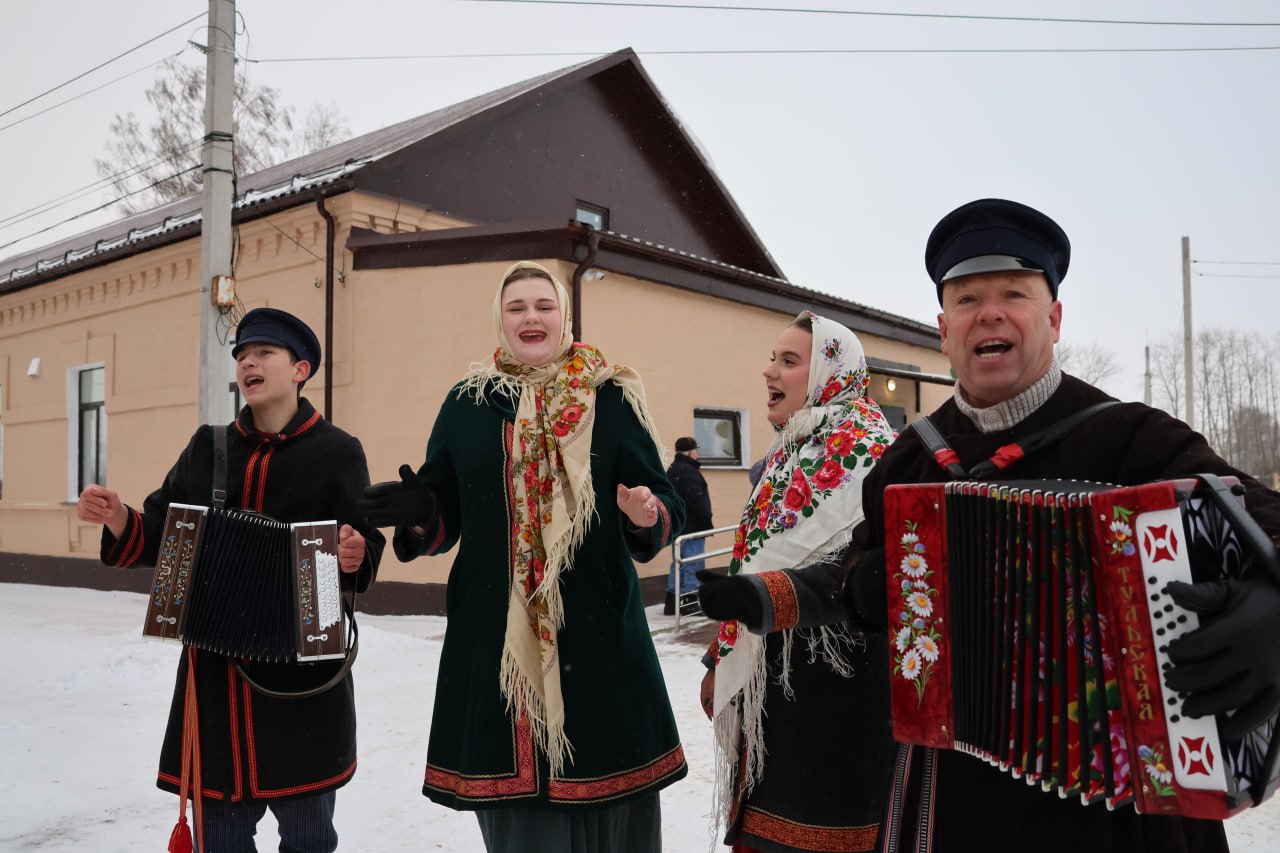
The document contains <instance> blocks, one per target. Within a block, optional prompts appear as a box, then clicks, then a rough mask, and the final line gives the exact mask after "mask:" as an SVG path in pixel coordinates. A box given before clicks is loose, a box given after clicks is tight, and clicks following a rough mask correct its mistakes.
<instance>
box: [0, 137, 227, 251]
mask: <svg viewBox="0 0 1280 853" xmlns="http://www.w3.org/2000/svg"><path fill="white" fill-rule="evenodd" d="M203 144H204V141H203V140H201V139H196V140H194V141H192V142H189V143H187V145H186V146H184V147H182V148H179V149H177V150H176V151H174V152H171V153H169V154H161V155H160V156H158V157H154V158H152V159H151V160H148V161H146V162H145V163H139V164H137V165H134V166H130V167H129V168H127V169H122V170H120V171H119V172H116V173H115V174H114V175H107V176H106V177H103V178H99V179H98V180H97V181H94V182H93V183H92V184H89V185H87V186H84V187H81V188H79V189H75V190H72V191H71V192H68V193H64V194H63V195H60V196H58V197H57V198H54V199H51V200H49V201H44V202H41V203H40V204H37V205H35V206H34V207H29V208H27V209H26V210H22V211H19V212H17V213H14V214H11V215H9V216H6V217H5V218H3V219H0V230H3V229H5V228H11V227H13V226H14V225H17V224H18V223H20V222H25V221H27V220H28V219H32V218H34V217H36V216H39V215H40V214H42V213H47V212H49V211H50V210H53V209H54V208H56V207H61V206H62V205H63V204H67V203H69V202H71V201H75V200H76V199H78V198H81V197H82V196H85V195H87V194H88V193H91V192H93V191H95V190H98V189H101V188H102V187H104V186H105V185H107V184H110V183H114V182H115V181H117V180H124V179H128V178H132V177H136V176H137V175H140V174H143V173H144V172H146V171H147V170H148V169H150V168H151V167H153V166H155V165H157V164H158V163H161V162H163V161H165V160H169V159H172V158H174V157H176V156H179V155H182V154H186V153H187V152H189V151H192V150H194V149H196V148H199V147H200V146H201V145H203Z"/></svg>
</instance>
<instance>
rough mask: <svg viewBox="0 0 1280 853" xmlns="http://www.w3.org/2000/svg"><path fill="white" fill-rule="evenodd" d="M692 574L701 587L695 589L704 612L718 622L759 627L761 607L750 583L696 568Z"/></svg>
mask: <svg viewBox="0 0 1280 853" xmlns="http://www.w3.org/2000/svg"><path fill="white" fill-rule="evenodd" d="M695 574H696V575H697V576H698V580H699V581H700V582H701V584H702V585H701V586H699V587H698V603H699V604H701V605H702V612H703V613H705V614H706V615H707V616H709V617H711V618H712V619H719V620H720V621H721V622H727V621H729V620H731V619H736V620H738V621H739V622H741V623H742V624H743V625H746V626H747V628H748V629H750V628H759V627H760V624H761V622H763V621H764V605H762V604H761V603H760V595H759V594H758V593H757V592H756V589H755V587H754V586H753V585H752V583H751V581H749V580H747V579H746V578H744V577H742V576H734V577H730V576H728V575H722V574H720V573H718V572H713V571H711V570H710V569H699V570H698V571H697V572H695Z"/></svg>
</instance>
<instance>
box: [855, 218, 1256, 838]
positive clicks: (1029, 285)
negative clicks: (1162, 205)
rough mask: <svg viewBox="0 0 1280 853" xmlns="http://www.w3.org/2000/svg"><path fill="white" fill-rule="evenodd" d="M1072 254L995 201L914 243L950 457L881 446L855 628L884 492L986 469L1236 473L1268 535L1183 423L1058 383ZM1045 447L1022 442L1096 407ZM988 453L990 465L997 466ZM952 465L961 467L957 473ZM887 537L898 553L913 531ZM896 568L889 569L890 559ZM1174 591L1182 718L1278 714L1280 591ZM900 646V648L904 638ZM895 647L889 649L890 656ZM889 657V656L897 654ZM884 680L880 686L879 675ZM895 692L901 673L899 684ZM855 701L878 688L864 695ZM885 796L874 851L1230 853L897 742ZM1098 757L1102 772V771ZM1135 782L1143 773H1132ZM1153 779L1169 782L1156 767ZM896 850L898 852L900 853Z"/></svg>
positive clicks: (920, 444) (1074, 475)
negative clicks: (930, 305) (934, 327)
mask: <svg viewBox="0 0 1280 853" xmlns="http://www.w3.org/2000/svg"><path fill="white" fill-rule="evenodd" d="M1070 258H1071V245H1070V242H1069V241H1068V239H1067V235H1066V233H1065V232H1064V231H1063V230H1062V228H1061V227H1060V226H1059V225H1058V224H1057V223H1056V222H1054V221H1053V220H1052V219H1050V218H1049V217H1048V216H1046V215H1045V214H1043V213H1041V212H1040V211H1038V210H1035V209H1033V208H1031V207H1028V206H1027V205H1024V204H1021V203H1018V202H1014V201H1008V200H1005V199H980V200H978V201H973V202H970V203H968V204H965V205H962V206H961V207H959V208H957V209H955V210H953V211H952V212H951V213H948V214H947V215H946V216H944V217H943V218H942V219H941V221H939V222H938V224H937V226H935V228H934V230H933V232H932V234H930V236H929V239H928V242H927V245H926V247H925V266H926V269H927V270H928V274H929V277H930V279H931V280H932V282H933V285H934V287H935V289H936V292H937V297H938V303H939V305H940V306H941V309H942V310H941V313H939V314H938V331H939V334H940V336H941V339H942V351H943V352H944V353H945V354H946V355H947V357H948V359H950V361H951V367H952V369H953V370H954V372H955V375H956V379H957V384H956V388H955V394H954V396H953V397H952V398H951V399H950V400H948V401H947V402H946V403H944V404H943V405H942V406H941V407H939V408H938V409H937V411H935V412H933V413H932V414H930V415H929V416H928V420H929V421H930V422H931V423H932V425H933V427H934V428H936V430H937V433H938V434H939V435H940V436H941V438H943V439H944V440H945V443H946V445H948V446H949V448H950V452H949V453H948V452H947V451H946V450H945V449H943V448H938V447H931V446H929V444H928V443H926V441H925V439H924V438H923V434H922V433H921V431H920V430H919V428H918V427H917V425H915V424H913V427H916V428H913V429H909V430H907V431H906V432H904V433H903V434H902V436H901V437H900V438H899V439H898V440H897V442H895V443H894V445H893V446H892V447H890V448H889V450H888V452H886V453H885V454H884V457H883V458H882V459H881V460H880V462H879V464H877V465H876V467H875V468H874V469H873V470H872V472H871V474H870V475H869V476H868V477H867V479H866V481H865V483H864V487H863V507H864V509H865V511H866V520H865V522H864V523H863V524H862V525H861V526H860V527H859V528H858V530H857V531H855V541H854V548H855V550H856V552H857V555H858V556H857V559H856V560H855V561H853V562H854V565H853V569H852V573H851V576H850V578H849V584H848V591H849V593H850V594H851V598H852V606H853V616H854V621H855V623H856V624H859V625H861V626H863V627H864V628H865V629H867V630H872V629H876V630H879V631H885V630H887V628H886V623H887V621H888V613H887V612H886V595H885V566H886V562H885V550H884V549H885V547H886V535H887V534H886V532H885V530H884V516H885V507H884V490H885V488H886V487H887V486H889V485H893V484H898V483H936V482H942V481H946V480H948V479H952V478H953V477H954V476H955V475H956V474H957V473H963V471H970V470H972V469H973V468H974V467H975V466H978V465H980V464H982V463H984V462H986V461H987V460H993V461H997V462H998V465H997V466H996V467H995V468H994V469H993V470H992V471H991V472H990V473H989V474H987V475H985V476H984V477H983V479H986V480H995V481H1001V480H1075V481H1092V482H1095V483H1112V484H1116V485H1136V484H1140V483H1145V482H1150V481H1155V480H1167V479H1175V478H1180V477H1190V476H1194V475H1196V474H1200V473H1211V474H1218V475H1230V476H1234V477H1238V478H1239V479H1240V482H1241V483H1242V484H1243V486H1244V499H1245V503H1246V506H1247V509H1248V511H1249V513H1250V514H1251V515H1252V516H1253V517H1254V518H1255V519H1256V520H1257V521H1258V523H1259V524H1260V525H1261V526H1262V527H1263V529H1264V530H1265V531H1266V532H1267V533H1268V534H1269V535H1270V536H1272V537H1275V536H1276V535H1277V534H1280V495H1278V494H1276V493H1275V492H1273V491H1271V490H1270V489H1267V488H1265V487H1264V486H1263V485H1262V484H1261V483H1259V482H1257V481H1256V480H1254V479H1253V478H1252V477H1249V476H1247V475H1245V474H1243V473H1241V472H1240V471H1238V470H1236V469H1235V468H1233V467H1232V466H1231V465H1229V464H1227V463H1226V462H1225V461H1223V459H1222V458H1221V457H1219V456H1218V455H1217V454H1216V453H1215V452H1214V451H1213V450H1212V449H1211V448H1210V447H1209V445H1208V444H1207V443H1206V442H1205V440H1204V437H1203V436H1201V435H1200V434H1199V433H1197V432H1195V431H1193V430H1192V429H1191V428H1190V427H1189V426H1187V425H1186V424H1185V423H1183V422H1182V421H1180V420H1177V419H1176V418H1173V417H1171V416H1169V415H1167V414H1165V413H1164V412H1162V411H1159V410H1158V409H1153V408H1151V407H1149V406H1145V405H1142V404H1141V403H1115V401H1114V399H1113V398H1111V397H1109V396H1108V395H1106V394H1104V393H1103V392H1102V391H1100V390H1098V389H1097V388H1095V387H1093V386H1092V385H1089V384H1088V383H1086V382H1083V381H1081V380H1080V379H1077V378H1075V377H1074V376H1070V375H1067V374H1065V373H1063V372H1062V370H1061V369H1060V367H1059V365H1058V362H1057V360H1056V358H1055V356H1054V344H1055V343H1056V342H1057V341H1058V337H1059V333H1060V331H1061V327H1062V318H1063V304H1062V302H1060V301H1059V299H1058V290H1059V287H1060V285H1061V283H1062V280H1063V278H1064V277H1065V276H1066V273H1067V267H1068V264H1069V262H1070ZM1107 402H1111V403H1115V404H1114V405H1111V406H1110V407H1109V408H1105V409H1103V410H1101V411H1100V412H1098V413H1095V414H1092V416H1091V417H1089V418H1088V419H1087V420H1084V421H1083V423H1081V424H1080V425H1078V426H1076V427H1075V429H1074V430H1073V431H1070V432H1068V433H1067V434H1066V435H1065V436H1063V437H1061V438H1060V439H1059V440H1058V441H1057V442H1056V443H1051V444H1048V445H1047V446H1042V447H1040V448H1038V449H1035V450H1034V452H1030V451H1028V452H1026V453H1025V454H1021V455H1020V453H1019V452H1018V448H1021V447H1024V446H1026V447H1033V445H1032V443H1031V442H1029V441H1028V438H1029V437H1031V436H1033V435H1036V434H1043V432H1044V431H1045V430H1047V429H1049V428H1051V427H1053V426H1055V425H1057V424H1059V423H1060V422H1062V421H1063V420H1065V419H1067V418H1069V417H1071V416H1072V415H1074V414H1076V413H1078V412H1083V411H1085V410H1087V409H1090V408H1091V407H1094V406H1096V405H1098V404H1101V403H1107ZM998 452H999V453H1000V455H999V457H997V453H998ZM952 466H957V467H958V469H963V471H955V470H954V469H953V467H952ZM899 534H901V535H902V536H903V537H904V538H903V540H902V542H899V541H898V540H897V539H896V538H895V540H894V541H893V542H892V543H891V548H898V547H902V545H903V544H904V543H906V542H907V541H908V540H907V539H906V538H905V537H908V536H910V535H912V534H911V533H910V532H907V533H905V534H902V533H901V532H896V533H895V536H898V535H899ZM894 559H895V565H896V561H897V560H898V559H899V557H894ZM1169 595H1170V596H1171V597H1172V598H1173V599H1174V600H1175V601H1176V602H1178V603H1179V604H1180V605H1182V606H1183V607H1185V608H1187V609H1190V610H1193V611H1196V612H1198V613H1200V614H1201V618H1202V619H1203V620H1204V621H1203V622H1202V624H1201V626H1200V628H1199V629H1197V630H1195V631H1192V632H1189V633H1188V634H1186V635H1185V636H1183V637H1181V638H1180V639H1178V640H1176V641H1174V642H1173V643H1170V644H1169V652H1168V653H1169V655H1170V657H1171V659H1172V662H1173V664H1174V666H1173V668H1172V669H1171V671H1170V672H1169V674H1168V676H1167V678H1166V681H1167V684H1168V686H1169V687H1170V688H1172V689H1173V690H1177V691H1183V692H1185V693H1186V694H1187V698H1186V700H1185V704H1184V706H1183V710H1184V712H1185V713H1186V714H1187V715H1188V716H1191V717H1197V716H1204V715H1212V714H1219V715H1225V714H1228V713H1230V714H1231V716H1230V717H1226V716H1220V717H1219V726H1220V731H1221V732H1222V733H1223V735H1224V736H1226V737H1228V738H1229V739H1230V738H1237V739H1238V738H1239V737H1240V736H1242V735H1244V734H1247V733H1248V732H1249V731H1251V730H1252V728H1254V727H1255V726H1257V725H1259V724H1261V723H1264V722H1265V721H1266V720H1267V719H1268V718H1269V717H1270V716H1271V715H1273V714H1274V713H1275V712H1276V710H1277V708H1280V686H1278V684H1280V643H1277V641H1276V640H1277V636H1280V591H1278V590H1277V588H1276V586H1275V585H1274V584H1273V583H1272V582H1270V581H1269V580H1267V579H1266V578H1265V577H1257V576H1254V577H1252V578H1246V579H1244V580H1221V581H1215V582H1211V583H1197V584H1182V583H1172V584H1170V585H1169ZM898 636H902V634H899V635H898ZM896 642H899V641H898V640H895V643H896ZM895 647H896V648H898V649H899V651H900V652H901V651H902V647H901V646H895ZM881 675H882V676H884V673H881ZM893 677H895V678H901V677H909V673H907V671H906V670H903V674H899V675H895V676H893ZM860 689H861V697H862V698H861V701H867V702H880V703H881V704H883V701H882V700H884V697H885V696H887V694H888V691H889V689H890V682H889V679H888V677H882V678H881V681H880V683H879V684H878V685H873V684H871V683H864V684H863V685H861V688H860ZM899 749H900V757H899V761H898V763H897V771H896V773H895V778H894V784H893V787H892V791H891V795H890V803H889V809H890V813H892V814H893V815H895V816H896V817H897V818H898V820H895V822H894V825H893V830H894V831H893V832H892V833H890V837H888V838H887V839H885V840H884V842H883V843H884V844H885V845H887V846H886V849H898V850H914V851H918V853H927V852H928V851H929V850H930V849H932V850H933V851H936V853H953V851H954V852H956V853H958V852H959V851H970V850H975V849H981V850H983V851H986V853H1021V851H1026V850H1038V851H1049V853H1052V851H1080V850H1088V851H1093V853H1140V851H1150V852H1151V853H1157V851H1159V853H1193V852H1194V853H1213V851H1225V850H1226V849H1227V841H1226V837H1225V834H1224V831H1223V827H1222V823H1221V822H1220V821H1211V820H1194V819H1190V818H1182V817H1176V816H1164V815H1154V814H1139V813H1138V812H1137V811H1135V810H1134V808H1133V807H1132V806H1126V807H1122V808H1118V809H1116V810H1114V811H1113V810H1110V809H1108V808H1105V807H1104V806H1103V805H1102V804H1097V803H1095V804H1093V805H1090V806H1084V805H1082V804H1081V803H1080V801H1079V798H1074V797H1073V798H1068V799H1062V798H1059V797H1058V796H1057V795H1056V794H1054V793H1052V792H1045V791H1042V790H1040V789H1039V787H1038V786H1036V787H1032V786H1028V784H1027V783H1026V781H1024V780H1023V779H1018V778H1014V777H1013V776H1011V775H1010V774H1008V773H1005V772H1003V771H1001V770H1000V769H999V768H997V767H993V766H991V765H989V764H988V763H987V762H985V761H984V760H982V759H979V758H976V757H974V756H971V755H967V754H965V753H962V752H958V751H950V750H940V751H939V750H928V751H926V750H924V749H923V748H922V747H908V746H902V747H900V748H899ZM1099 760H1100V759H1099ZM1128 767H1129V772H1130V773H1133V774H1139V773H1146V772H1149V771H1148V769H1147V768H1146V767H1145V766H1144V765H1142V764H1141V763H1139V762H1138V761H1133V762H1131V763H1130V764H1129V765H1128ZM1158 772H1165V771H1164V770H1163V769H1160V770H1159V771H1158ZM895 845H896V848H895Z"/></svg>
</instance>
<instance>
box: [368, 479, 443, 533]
mask: <svg viewBox="0 0 1280 853" xmlns="http://www.w3.org/2000/svg"><path fill="white" fill-rule="evenodd" d="M356 509H358V510H360V512H361V513H363V514H364V517H365V518H367V519H368V520H369V523H370V524H371V525H373V526H374V527H413V526H417V527H421V528H423V529H424V530H425V529H427V528H430V527H433V526H434V525H435V521H436V496H435V495H434V494H432V492H431V489H429V488H427V484H426V483H424V482H422V479H421V478H420V477H419V476H418V475H417V474H416V473H414V470H413V469H412V468H411V467H409V466H408V465H401V466H400V479H399V480H389V481H387V482H385V483H374V484H373V485H372V486H368V487H366V488H365V490H364V495H363V496H362V497H361V498H360V499H359V500H358V501H357V502H356Z"/></svg>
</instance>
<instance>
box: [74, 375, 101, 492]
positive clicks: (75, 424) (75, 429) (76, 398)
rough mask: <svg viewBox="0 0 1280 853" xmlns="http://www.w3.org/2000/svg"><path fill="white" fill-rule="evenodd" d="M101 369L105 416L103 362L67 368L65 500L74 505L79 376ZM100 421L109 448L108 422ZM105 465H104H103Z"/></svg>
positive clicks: (77, 475) (77, 479) (77, 487)
mask: <svg viewBox="0 0 1280 853" xmlns="http://www.w3.org/2000/svg"><path fill="white" fill-rule="evenodd" d="M99 367H101V368H103V389H102V410H103V415H105V414H106V408H107V402H106V398H107V391H106V384H107V383H106V367H107V363H106V362H105V361H94V362H89V363H86V364H77V365H76V366H75V367H68V368H67V500H68V501H70V502H72V503H75V502H76V501H78V500H79V499H80V374H81V373H83V372H85V371H86V370H94V369H95V368H99ZM109 420H110V419H109V418H106V417H103V419H102V438H103V442H104V446H108V447H109V446H110V440H109V434H108V432H107V430H108V421H109ZM104 464H105V463H104Z"/></svg>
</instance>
